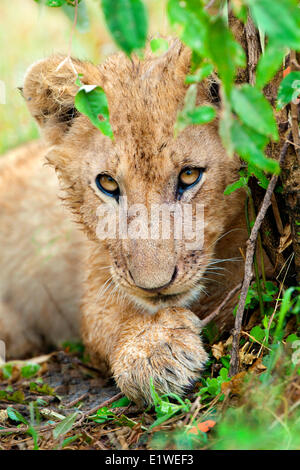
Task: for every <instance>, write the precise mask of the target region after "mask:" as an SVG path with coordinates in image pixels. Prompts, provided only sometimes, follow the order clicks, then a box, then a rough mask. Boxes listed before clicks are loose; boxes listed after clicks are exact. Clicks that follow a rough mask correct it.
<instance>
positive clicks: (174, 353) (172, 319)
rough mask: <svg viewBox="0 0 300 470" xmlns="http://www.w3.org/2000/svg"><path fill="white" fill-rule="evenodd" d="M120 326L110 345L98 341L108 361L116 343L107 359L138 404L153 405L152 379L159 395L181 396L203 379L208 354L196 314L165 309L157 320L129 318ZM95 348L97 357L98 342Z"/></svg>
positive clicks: (125, 390)
mask: <svg viewBox="0 0 300 470" xmlns="http://www.w3.org/2000/svg"><path fill="white" fill-rule="evenodd" d="M106 321H107V317H106ZM113 321H114V322H115V321H116V317H115V318H114V319H113ZM90 326H91V328H93V326H92V325H91V324H90ZM116 326H117V325H116V324H114V332H113V335H114V337H112V338H111V339H110V341H108V338H105V339H104V338H103V341H101V338H98V341H97V343H98V345H99V347H100V348H101V349H102V351H101V353H100V354H99V356H101V355H102V356H103V345H104V343H107V344H110V351H109V353H108V356H107V359H108V361H109V363H110V367H111V370H112V373H113V375H114V378H115V380H116V382H117V384H118V386H119V387H120V389H121V390H122V391H123V392H124V393H125V395H127V396H128V397H129V398H130V399H132V400H133V401H135V402H136V403H138V404H143V403H151V393H150V378H151V377H152V378H153V383H154V386H155V389H156V391H158V392H159V393H169V392H173V393H177V394H179V395H182V394H183V393H184V392H185V391H187V390H188V389H189V388H190V387H191V386H192V385H193V383H194V381H195V380H196V379H197V378H199V375H200V371H201V369H202V368H203V366H204V364H205V362H206V360H207V354H206V352H205V350H204V348H203V346H202V341H201V338H200V336H199V333H200V320H199V319H198V318H197V317H196V315H195V314H194V313H192V312H191V311H189V310H186V309H184V308H165V309H162V310H160V311H158V313H156V314H155V315H143V314H140V313H139V314H138V313H137V314H134V315H130V316H127V315H126V316H125V317H124V316H122V318H121V321H120V324H119V325H118V328H116ZM85 327H88V323H86V325H85ZM105 330H106V332H107V331H108V330H107V329H106V328H105ZM117 330H118V331H117ZM98 332H100V329H98ZM85 337H86V338H87V335H85ZM90 338H91V336H90ZM90 346H91V348H90V349H93V350H94V352H95V353H97V350H95V349H97V348H95V343H94V344H93V345H91V344H90Z"/></svg>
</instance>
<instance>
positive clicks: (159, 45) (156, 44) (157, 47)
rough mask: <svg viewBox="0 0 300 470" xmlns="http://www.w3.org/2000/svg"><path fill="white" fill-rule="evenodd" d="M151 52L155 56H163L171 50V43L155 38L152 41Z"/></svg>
mask: <svg viewBox="0 0 300 470" xmlns="http://www.w3.org/2000/svg"><path fill="white" fill-rule="evenodd" d="M150 47H151V51H152V52H153V53H154V54H159V55H160V54H163V53H164V52H167V50H168V49H169V43H168V41H167V40H166V39H164V38H154V39H152V40H151V41H150Z"/></svg>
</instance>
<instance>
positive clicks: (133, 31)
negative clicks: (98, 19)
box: [102, 0, 148, 55]
mask: <svg viewBox="0 0 300 470" xmlns="http://www.w3.org/2000/svg"><path fill="white" fill-rule="evenodd" d="M102 10H103V13H104V17H105V21H106V24H107V26H108V29H109V30H110V32H111V35H112V37H113V38H114V40H115V42H116V43H117V44H118V46H119V47H120V48H121V49H122V50H123V51H124V52H126V54H128V55H130V54H131V53H132V52H133V51H135V50H139V49H142V48H143V47H144V46H145V43H146V39H147V31H148V16H147V11H146V9H145V6H144V4H143V2H142V1H141V0H113V1H112V0H102Z"/></svg>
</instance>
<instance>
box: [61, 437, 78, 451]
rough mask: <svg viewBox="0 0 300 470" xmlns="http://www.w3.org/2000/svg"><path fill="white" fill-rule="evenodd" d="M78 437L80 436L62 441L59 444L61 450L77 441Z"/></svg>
mask: <svg viewBox="0 0 300 470" xmlns="http://www.w3.org/2000/svg"><path fill="white" fill-rule="evenodd" d="M79 437H81V434H75V436H71V437H67V438H66V439H64V440H63V442H62V444H61V448H62V449H63V448H64V447H66V446H67V445H69V444H71V443H72V442H74V441H77V439H79Z"/></svg>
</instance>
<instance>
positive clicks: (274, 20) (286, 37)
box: [246, 0, 300, 50]
mask: <svg viewBox="0 0 300 470" xmlns="http://www.w3.org/2000/svg"><path fill="white" fill-rule="evenodd" d="M246 2H247V4H248V6H249V8H250V11H251V16H252V18H253V20H254V21H255V23H256V25H257V26H258V27H259V28H261V29H262V31H264V32H265V33H266V34H267V35H268V37H269V39H270V40H271V41H272V43H273V44H274V43H277V44H280V45H282V46H285V47H289V48H291V49H296V50H300V10H299V5H298V1H297V0H277V1H274V0H246Z"/></svg>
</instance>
